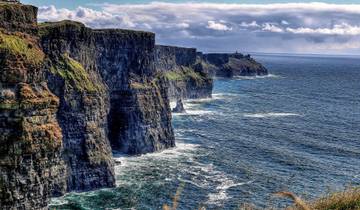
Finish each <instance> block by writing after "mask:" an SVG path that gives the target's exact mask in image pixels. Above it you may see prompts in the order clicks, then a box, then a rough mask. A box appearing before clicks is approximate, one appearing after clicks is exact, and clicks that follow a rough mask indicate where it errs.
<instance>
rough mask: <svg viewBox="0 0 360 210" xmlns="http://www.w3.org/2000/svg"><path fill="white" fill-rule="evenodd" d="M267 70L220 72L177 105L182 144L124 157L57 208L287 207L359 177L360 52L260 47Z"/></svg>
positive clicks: (353, 182) (54, 202)
mask: <svg viewBox="0 0 360 210" xmlns="http://www.w3.org/2000/svg"><path fill="white" fill-rule="evenodd" d="M254 57H255V59H256V60H258V61H259V62H261V63H263V64H264V65H265V66H266V67H267V68H268V69H269V72H270V73H271V74H270V75H268V76H264V77H237V78H233V79H224V78H216V79H215V83H214V93H213V98H212V99H202V100H189V101H186V103H185V108H186V109H187V113H184V114H174V116H173V125H174V128H175V133H176V141H177V147H176V148H174V149H170V150H166V151H163V152H160V153H154V154H147V155H142V156H135V157H127V156H124V155H121V154H114V156H115V158H116V159H117V160H119V161H121V162H122V164H121V165H117V166H116V179H117V183H116V184H117V187H116V188H114V189H102V190H98V191H93V192H86V193H70V194H68V195H66V196H64V197H61V198H56V199H53V200H52V202H51V206H50V208H51V209H144V210H145V209H149V210H150V209H162V206H163V205H164V204H169V205H171V204H172V202H173V197H174V195H175V193H176V192H177V191H178V194H179V196H178V197H177V200H178V208H177V209H181V210H185V209H186V210H187V209H198V208H199V207H206V209H238V208H239V207H240V206H241V205H242V204H244V203H250V204H254V205H256V206H258V207H260V208H265V207H276V208H281V207H284V206H286V205H289V204H290V201H289V200H287V199H284V198H279V197H277V196H275V195H274V193H276V192H279V191H290V192H294V193H296V194H297V195H299V196H301V197H303V198H306V199H314V198H316V197H318V196H321V195H324V194H326V193H328V192H331V191H336V190H342V189H344V188H346V187H348V186H357V185H360V58H356V57H346V56H345V57H335V56H332V57H326V56H300V55H299V56H291V55H264V54H262V55H261V54H259V55H254Z"/></svg>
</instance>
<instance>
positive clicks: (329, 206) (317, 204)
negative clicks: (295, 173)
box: [163, 184, 360, 210]
mask: <svg viewBox="0 0 360 210" xmlns="http://www.w3.org/2000/svg"><path fill="white" fill-rule="evenodd" d="M183 189H184V185H183V184H182V185H180V187H179V188H178V189H177V191H176V194H175V196H174V198H173V205H172V206H169V205H167V204H165V205H163V210H176V209H177V207H178V205H179V200H180V194H181V192H182V191H183ZM275 195H276V196H280V197H286V198H290V199H291V200H292V201H293V202H294V205H293V206H290V207H287V208H285V209H286V210H360V187H356V188H349V189H347V190H344V191H342V192H335V193H330V194H328V195H326V196H324V197H321V198H319V199H316V200H314V201H305V200H303V199H301V198H300V197H298V196H296V195H295V194H294V193H291V192H279V193H275ZM201 209H202V210H205V209H206V208H205V207H201ZM239 209H240V210H255V209H259V208H256V207H255V206H253V205H251V204H244V205H242V206H241V207H240V208H239ZM268 209H276V208H268Z"/></svg>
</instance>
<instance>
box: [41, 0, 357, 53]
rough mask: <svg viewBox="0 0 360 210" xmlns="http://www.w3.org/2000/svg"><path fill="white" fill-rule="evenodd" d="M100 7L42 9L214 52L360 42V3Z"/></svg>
mask: <svg viewBox="0 0 360 210" xmlns="http://www.w3.org/2000/svg"><path fill="white" fill-rule="evenodd" d="M97 6H98V8H97V9H96V10H95V9H90V8H86V7H79V8H77V9H75V10H69V9H59V8H55V7H54V6H46V7H41V8H40V9H39V20H40V21H55V20H62V19H72V20H76V21H81V22H83V23H85V24H86V25H87V26H90V27H93V28H130V29H139V30H151V31H153V32H155V33H156V34H157V41H158V42H160V43H162V44H172V45H176V44H177V45H186V46H189V47H192V46H194V47H198V48H200V49H203V50H211V51H234V50H245V51H272V50H273V51H294V52H298V51H299V50H308V49H316V46H321V47H319V48H318V49H319V50H320V49H323V48H326V47H327V46H328V47H329V49H330V48H331V49H335V48H336V46H339V49H340V48H341V49H343V50H344V51H346V48H345V47H346V46H349V45H348V44H346V43H356V42H360V36H358V35H360V4H353V5H346V4H327V3H279V4H222V3H164V2H152V3H149V4H108V3H105V4H99V5H97ZM219 32H227V33H219ZM340 46H341V47H340ZM352 46H353V45H352ZM324 51H326V50H325V49H324ZM359 53H360V49H359Z"/></svg>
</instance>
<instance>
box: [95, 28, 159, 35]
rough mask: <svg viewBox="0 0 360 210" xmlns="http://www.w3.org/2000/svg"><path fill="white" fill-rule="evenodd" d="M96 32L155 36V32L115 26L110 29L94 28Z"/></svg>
mask: <svg viewBox="0 0 360 210" xmlns="http://www.w3.org/2000/svg"><path fill="white" fill-rule="evenodd" d="M93 31H94V32H96V33H111V34H124V35H125V34H132V35H149V36H155V33H153V32H148V31H138V30H129V29H115V28H109V29H94V30H93Z"/></svg>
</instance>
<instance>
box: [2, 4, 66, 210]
mask: <svg viewBox="0 0 360 210" xmlns="http://www.w3.org/2000/svg"><path fill="white" fill-rule="evenodd" d="M36 11H37V9H36V8H35V7H32V6H24V5H8V4H4V3H1V4H0V26H1V29H0V75H1V76H0V145H1V146H0V206H1V209H45V208H46V206H47V202H48V200H49V197H50V196H51V192H52V191H53V192H55V191H56V192H64V191H65V190H66V184H65V178H64V175H65V174H66V168H65V166H64V162H63V160H62V158H61V151H62V132H61V128H60V126H59V124H58V121H57V118H56V113H57V111H58V107H59V99H58V97H56V96H55V95H54V94H53V93H52V92H51V91H50V90H49V88H48V87H47V83H46V79H45V77H44V71H43V64H44V61H45V54H44V53H43V51H42V50H41V48H40V46H39V42H38V37H37V35H36V29H35V27H34V26H36Z"/></svg>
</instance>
